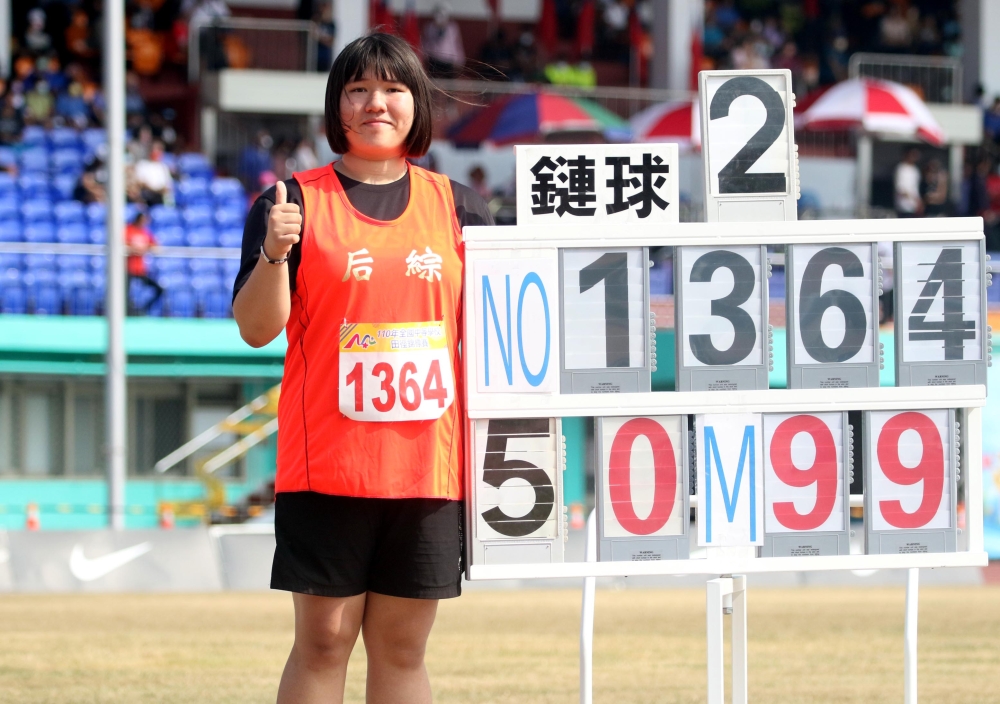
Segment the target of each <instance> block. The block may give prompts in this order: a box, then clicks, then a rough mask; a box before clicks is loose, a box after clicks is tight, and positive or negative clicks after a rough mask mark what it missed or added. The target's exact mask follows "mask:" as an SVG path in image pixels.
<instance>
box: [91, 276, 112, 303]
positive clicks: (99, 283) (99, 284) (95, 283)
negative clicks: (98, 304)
mask: <svg viewBox="0 0 1000 704" xmlns="http://www.w3.org/2000/svg"><path fill="white" fill-rule="evenodd" d="M107 283H108V280H107V278H106V277H105V276H104V272H103V271H100V272H96V273H93V274H91V275H90V287H91V288H92V289H94V291H96V292H97V295H98V297H100V298H102V299H103V298H104V287H105V285H106V284H107Z"/></svg>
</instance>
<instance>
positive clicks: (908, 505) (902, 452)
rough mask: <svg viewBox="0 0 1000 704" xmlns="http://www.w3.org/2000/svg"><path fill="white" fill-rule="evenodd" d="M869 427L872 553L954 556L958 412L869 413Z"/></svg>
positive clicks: (869, 546) (868, 524) (868, 519)
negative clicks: (945, 553) (943, 553)
mask: <svg viewBox="0 0 1000 704" xmlns="http://www.w3.org/2000/svg"><path fill="white" fill-rule="evenodd" d="M864 423H865V427H864V433H865V438H864V443H865V453H864V456H865V539H866V544H867V550H866V552H868V553H869V554H901V553H919V552H954V551H955V550H956V549H957V542H958V535H957V527H956V521H955V511H956V495H957V489H958V467H959V454H958V448H959V446H960V437H959V435H960V434H959V428H958V426H957V424H956V414H955V411H953V410H936V411H867V412H866V413H865V421H864Z"/></svg>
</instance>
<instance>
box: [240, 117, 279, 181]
mask: <svg viewBox="0 0 1000 704" xmlns="http://www.w3.org/2000/svg"><path fill="white" fill-rule="evenodd" d="M272 146H274V140H273V139H272V138H271V135H270V134H268V133H267V130H260V131H259V132H258V133H257V142H256V143H255V144H248V145H247V146H246V147H244V148H243V152H242V153H241V154H240V160H239V166H238V168H237V171H238V173H239V177H240V179H242V180H243V183H244V185H245V186H246V187H247V188H249V189H252V188H254V186H256V185H257V183H258V182H259V181H260V175H261V174H262V173H263V172H264V171H271V170H272V167H271V147H272Z"/></svg>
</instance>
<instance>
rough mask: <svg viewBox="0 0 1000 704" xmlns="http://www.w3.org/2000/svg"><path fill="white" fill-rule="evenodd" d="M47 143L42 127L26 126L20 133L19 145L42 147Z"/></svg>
mask: <svg viewBox="0 0 1000 704" xmlns="http://www.w3.org/2000/svg"><path fill="white" fill-rule="evenodd" d="M47 142H48V140H47V139H46V134H45V128H44V127H40V126H38V125H28V126H27V127H25V128H24V130H23V131H22V132H21V144H23V145H25V146H37V145H42V146H44V145H45V144H46V143H47Z"/></svg>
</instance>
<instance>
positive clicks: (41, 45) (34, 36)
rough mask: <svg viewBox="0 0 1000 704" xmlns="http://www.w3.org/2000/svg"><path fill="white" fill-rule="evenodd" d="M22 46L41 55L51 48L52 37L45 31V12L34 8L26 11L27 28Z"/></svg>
mask: <svg viewBox="0 0 1000 704" xmlns="http://www.w3.org/2000/svg"><path fill="white" fill-rule="evenodd" d="M24 46H25V47H27V48H28V49H30V50H31V51H33V52H35V53H36V54H42V53H45V52H46V51H48V50H49V49H51V48H52V37H50V36H49V34H48V32H46V31H45V10H43V9H42V8H40V7H36V8H34V9H32V10H29V11H28V28H27V29H26V30H25V32H24Z"/></svg>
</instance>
